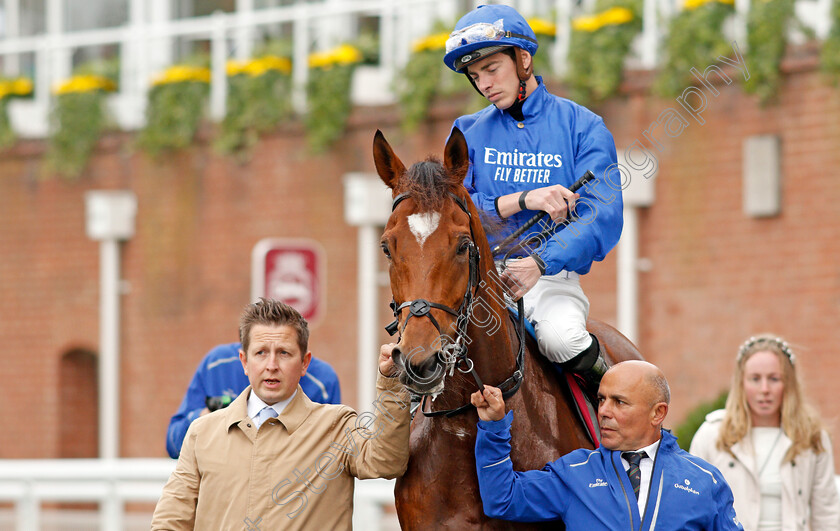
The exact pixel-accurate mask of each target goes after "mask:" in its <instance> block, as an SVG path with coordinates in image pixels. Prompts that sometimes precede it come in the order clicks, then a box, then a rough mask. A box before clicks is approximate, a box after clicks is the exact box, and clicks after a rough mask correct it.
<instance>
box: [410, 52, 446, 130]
mask: <svg viewBox="0 0 840 531" xmlns="http://www.w3.org/2000/svg"><path fill="white" fill-rule="evenodd" d="M442 53H443V52H442V50H437V49H435V50H422V51H419V52H414V53H413V54H411V58H410V59H409V61H408V64H406V65H405V69H404V70H403V72H402V75H401V76H400V81H401V82H400V83H399V85H398V89H397V93H398V97H399V102H400V111H401V112H402V127H403V130H404V131H405V132H411V131H414V130H415V129H417V126H418V125H420V123H421V122H422V121H423V120H425V118H426V113H427V112H428V109H429V106H430V105H431V103H432V100H433V99H434V97H435V96H436V95H437V94H438V93H439V91H440V84H441V80H442V78H443V74H444V71H443V69H444V68H446V66H444V65H443V61H442V60H441V57H442ZM447 71H448V69H447Z"/></svg>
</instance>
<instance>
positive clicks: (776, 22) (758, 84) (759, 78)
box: [744, 0, 794, 103]
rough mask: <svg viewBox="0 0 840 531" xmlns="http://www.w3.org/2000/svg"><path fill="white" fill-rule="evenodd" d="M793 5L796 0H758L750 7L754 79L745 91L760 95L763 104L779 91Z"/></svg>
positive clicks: (750, 55)
mask: <svg viewBox="0 0 840 531" xmlns="http://www.w3.org/2000/svg"><path fill="white" fill-rule="evenodd" d="M793 4H794V0H758V1H756V2H753V3H752V5H751V6H750V13H749V16H748V18H747V53H746V61H747V64H748V65H750V78H749V79H748V80H746V81H745V82H744V90H746V91H747V92H748V93H750V94H756V95H758V98H759V101H761V103H767V102H768V101H770V100H771V99H773V98H774V97H775V96H776V93H777V92H778V90H779V83H780V81H781V71H780V69H779V65H780V64H781V62H782V57H783V56H784V53H785V48H786V47H787V29H788V22H789V21H790V20H791V18H792V17H793Z"/></svg>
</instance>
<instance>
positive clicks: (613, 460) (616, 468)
mask: <svg viewBox="0 0 840 531" xmlns="http://www.w3.org/2000/svg"><path fill="white" fill-rule="evenodd" d="M610 462H611V463H612V466H613V471H615V477H616V479H618V484H619V485H621V492H622V494H624V503H625V504H626V505H627V514H628V516H630V531H635V530H634V529H633V507H631V506H630V499H629V498H628V497H627V490H626V489H625V488H624V482H623V481H621V476H620V475H619V473H618V467H616V466H615V457H614V455H611V456H610ZM622 468H623V467H622ZM640 529H641V528H640Z"/></svg>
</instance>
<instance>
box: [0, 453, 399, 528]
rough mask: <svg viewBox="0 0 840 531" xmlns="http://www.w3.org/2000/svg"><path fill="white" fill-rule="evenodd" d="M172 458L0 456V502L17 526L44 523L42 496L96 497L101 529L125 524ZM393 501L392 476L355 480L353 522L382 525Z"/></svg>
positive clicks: (159, 483) (154, 491)
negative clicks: (10, 507) (131, 506)
mask: <svg viewBox="0 0 840 531" xmlns="http://www.w3.org/2000/svg"><path fill="white" fill-rule="evenodd" d="M175 463H176V461H174V460H172V459H141V458H137V459H2V460H0V503H9V502H11V503H13V504H14V506H15V517H14V520H15V523H14V526H15V527H14V528H15V529H17V530H18V531H36V530H39V529H41V528H42V523H43V522H42V516H41V513H42V511H41V504H42V503H43V502H64V503H90V502H95V503H98V504H99V529H101V530H103V531H113V530H114V529H124V528H125V526H124V520H125V518H124V517H125V515H124V505H125V503H126V502H146V503H155V502H157V500H158V499H159V498H160V493H161V491H162V489H163V485H164V484H165V483H166V480H167V479H168V478H169V475H170V473H171V472H172V470H174V468H175ZM393 503H394V481H393V480H384V479H375V480H364V481H359V480H356V492H355V499H354V506H355V510H354V514H353V526H354V528H355V529H365V530H372V531H376V530H378V529H380V523H381V520H382V515H383V509H384V508H385V507H387V506H391V505H393ZM149 520H150V521H151V515H149Z"/></svg>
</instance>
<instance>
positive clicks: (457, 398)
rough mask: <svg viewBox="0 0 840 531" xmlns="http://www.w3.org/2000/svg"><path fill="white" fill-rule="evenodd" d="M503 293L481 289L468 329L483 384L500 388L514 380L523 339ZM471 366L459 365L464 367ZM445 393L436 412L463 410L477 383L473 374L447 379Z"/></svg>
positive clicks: (457, 373)
mask: <svg viewBox="0 0 840 531" xmlns="http://www.w3.org/2000/svg"><path fill="white" fill-rule="evenodd" d="M485 286H486V285H485ZM500 300H504V299H503V298H502V296H501V294H500V293H498V292H497V293H490V292H489V290H487V289H483V290H479V291H478V293H477V294H476V298H475V301H474V304H473V309H472V316H471V318H470V321H469V325H468V326H467V336H468V337H469V342H468V343H467V353H468V357H469V359H470V360H471V362H472V364H473V366H474V367H475V371H476V372H477V373H478V375H479V377H480V378H481V380H482V382H483V383H485V384H487V385H493V386H498V385H499V384H501V383H502V382H504V381H505V380H507V379H508V378H510V377H511V376H512V375H513V373H514V371H515V370H516V369H517V366H516V355H517V352H518V349H519V339H518V337H517V335H516V330H515V328H514V326H513V324H512V322H511V320H510V317H509V316H508V310H507V308H505V307H502V305H501V304H500V303H499V301H500ZM464 365H469V364H468V363H459V364H457V366H459V367H462V366H464ZM446 379H447V380H446V385H445V387H444V389H445V390H444V392H443V394H442V395H441V396H440V397H439V398H438V399H437V400H435V403H434V404H435V408H434V409H436V410H440V409H448V408H455V407H460V406H462V405H464V404H466V403H469V401H470V395H471V394H472V393H474V392H475V391H476V390H477V389H478V386H477V383H476V381H475V379H474V378H473V376H472V375H471V374H469V373H465V372H462V371H460V370H458V369H455V370H453V373H452V375H451V376H450V375H447V376H446Z"/></svg>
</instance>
